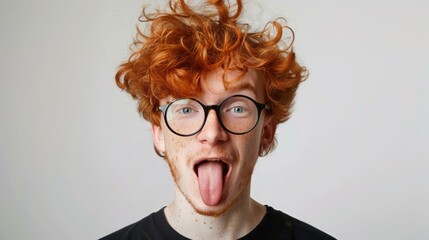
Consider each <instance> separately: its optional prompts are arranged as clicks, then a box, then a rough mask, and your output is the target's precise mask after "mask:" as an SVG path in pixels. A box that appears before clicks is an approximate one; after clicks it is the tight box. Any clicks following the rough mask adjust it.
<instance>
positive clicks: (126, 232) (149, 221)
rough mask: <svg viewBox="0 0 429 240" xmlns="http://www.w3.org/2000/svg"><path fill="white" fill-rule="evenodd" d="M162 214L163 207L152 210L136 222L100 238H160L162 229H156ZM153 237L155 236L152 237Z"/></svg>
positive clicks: (115, 239)
mask: <svg viewBox="0 0 429 240" xmlns="http://www.w3.org/2000/svg"><path fill="white" fill-rule="evenodd" d="M162 214H163V209H161V210H160V211H158V212H154V213H152V214H150V215H149V216H147V217H145V218H143V219H141V220H140V221H138V222H135V223H133V224H130V225H128V226H126V227H124V228H122V229H119V230H118V231H116V232H113V233H111V234H109V235H107V236H105V237H103V238H101V239H100V240H142V239H160V238H162V237H160V236H159V234H161V232H162V231H160V230H159V229H158V224H157V222H158V219H159V218H160V215H162ZM153 237H155V238H153Z"/></svg>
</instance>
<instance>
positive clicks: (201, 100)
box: [103, 0, 333, 239]
mask: <svg viewBox="0 0 429 240" xmlns="http://www.w3.org/2000/svg"><path fill="white" fill-rule="evenodd" d="M169 6H170V9H169V11H166V12H163V11H158V12H155V13H147V12H145V11H143V16H142V19H143V21H144V22H147V23H148V24H149V28H148V29H149V30H148V32H146V33H142V32H141V31H139V32H138V35H137V38H136V40H135V43H134V47H135V49H134V52H133V54H132V55H131V57H130V59H129V60H128V61H127V62H126V63H124V64H122V65H121V67H120V69H119V71H118V73H117V75H116V81H117V83H118V86H119V87H120V88H122V89H124V90H126V91H127V92H128V93H130V94H131V95H132V96H133V97H134V98H136V99H137V100H138V101H139V111H140V112H141V113H142V115H143V117H144V118H145V119H147V120H148V121H150V122H151V123H152V134H153V141H154V146H155V150H156V152H157V153H158V155H160V156H162V157H163V158H164V159H165V160H166V162H167V163H168V165H169V167H170V170H171V173H172V175H173V179H174V181H175V196H174V200H173V202H172V203H171V204H170V205H168V206H167V207H165V208H162V209H161V210H160V211H158V212H156V213H153V214H151V215H149V216H148V217H146V218H144V219H142V220H140V221H139V222H137V223H134V224H132V225H130V226H128V227H125V228H123V229H121V230H119V231H117V232H115V233H113V234H110V235H108V236H106V237H105V238H103V239H238V238H240V239H333V238H332V237H330V236H329V235H327V234H325V233H323V232H321V231H319V230H317V229H315V228H313V227H311V226H310V225H308V224H306V223H303V222H301V221H299V220H296V219H294V218H292V217H290V216H288V215H286V214H285V213H282V212H280V211H277V210H274V209H273V208H271V207H269V206H264V205H262V204H260V203H258V202H257V201H255V200H253V199H252V198H251V197H250V185H251V176H252V172H253V168H254V167H255V164H256V161H257V159H258V157H259V156H263V155H266V154H267V153H269V152H270V151H271V150H272V149H273V147H274V143H275V139H274V135H275V131H276V126H277V124H279V123H282V122H284V121H286V120H287V119H288V117H289V110H290V107H291V104H292V101H293V97H294V95H295V91H296V89H297V87H298V85H299V83H300V82H301V81H302V79H303V77H304V76H305V69H304V68H302V67H301V66H300V65H299V64H298V63H297V62H296V61H295V55H294V53H293V51H292V48H291V47H290V46H288V47H287V48H283V49H282V48H280V45H282V44H283V43H282V42H281V36H282V32H283V29H284V28H285V27H286V26H284V25H282V22H281V21H280V20H278V21H274V22H272V23H271V24H269V25H267V27H266V28H265V29H264V30H262V31H260V32H251V31H250V27H249V26H248V25H246V24H241V23H240V22H239V16H240V14H241V11H242V2H241V0H237V2H236V4H235V5H230V4H229V2H225V1H223V0H210V1H207V3H206V4H205V5H204V6H201V7H198V8H195V7H194V8H192V7H190V6H189V5H187V4H186V3H185V1H184V0H180V1H179V0H177V1H174V0H171V1H170V5H169ZM286 28H287V27H286Z"/></svg>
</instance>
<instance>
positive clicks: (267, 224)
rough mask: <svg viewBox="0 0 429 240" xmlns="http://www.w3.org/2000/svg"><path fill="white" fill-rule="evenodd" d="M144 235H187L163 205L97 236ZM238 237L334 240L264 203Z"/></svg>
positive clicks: (126, 239) (114, 239) (121, 239)
mask: <svg viewBox="0 0 429 240" xmlns="http://www.w3.org/2000/svg"><path fill="white" fill-rule="evenodd" d="M143 239H156V240H158V239H182V240H187V239H188V238H186V237H184V236H182V235H180V234H179V233H178V232H176V230H174V229H173V228H172V227H171V226H170V224H169V223H168V222H167V218H166V217H165V214H164V208H163V209H161V210H159V211H158V212H155V213H152V214H151V215H149V216H147V217H145V218H143V219H142V220H140V221H138V222H136V223H134V224H131V225H129V226H127V227H125V228H122V229H120V230H119V231H117V232H114V233H112V234H110V235H108V236H106V237H103V238H101V239H100V240H143ZM240 239H241V240H252V239H288V240H334V239H335V238H333V237H331V236H329V235H328V234H326V233H324V232H322V231H320V230H318V229H316V228H314V227H312V226H310V225H308V224H307V223H304V222H302V221H299V220H298V219H295V218H293V217H291V216H289V215H287V214H285V213H283V212H281V211H278V210H275V209H273V208H272V207H269V206H267V212H266V214H265V216H264V218H263V219H262V221H261V222H260V223H259V224H258V226H256V228H255V229H253V230H252V231H251V232H250V233H248V234H247V235H246V236H244V237H242V238H240Z"/></svg>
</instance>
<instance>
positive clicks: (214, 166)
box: [194, 159, 229, 206]
mask: <svg viewBox="0 0 429 240" xmlns="http://www.w3.org/2000/svg"><path fill="white" fill-rule="evenodd" d="M228 171H229V166H228V164H227V163H225V162H224V161H222V160H221V159H205V160H202V161H200V162H197V163H196V164H195V166H194V172H195V174H196V175H197V180H198V188H199V192H200V196H201V200H202V201H203V202H204V203H205V204H206V205H207V206H215V205H217V204H219V203H220V202H221V199H222V194H223V192H224V187H225V181H226V176H227V175H228Z"/></svg>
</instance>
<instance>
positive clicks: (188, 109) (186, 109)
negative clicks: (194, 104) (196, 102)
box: [177, 107, 194, 114]
mask: <svg viewBox="0 0 429 240" xmlns="http://www.w3.org/2000/svg"><path fill="white" fill-rule="evenodd" d="M193 111H194V110H193V109H192V108H190V107H184V108H181V109H179V110H178V111H177V112H179V113H181V114H191V113H192V112H193Z"/></svg>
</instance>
